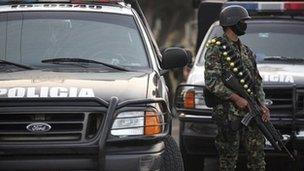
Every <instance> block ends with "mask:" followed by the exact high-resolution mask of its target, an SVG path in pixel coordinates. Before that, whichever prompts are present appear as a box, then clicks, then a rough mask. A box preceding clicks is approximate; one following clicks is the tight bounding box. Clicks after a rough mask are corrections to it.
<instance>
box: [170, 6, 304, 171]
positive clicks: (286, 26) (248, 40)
mask: <svg viewBox="0 0 304 171" xmlns="http://www.w3.org/2000/svg"><path fill="white" fill-rule="evenodd" d="M234 4H237V5H241V6H243V7H245V8H246V9H247V10H248V11H249V13H250V14H251V17H252V19H251V20H248V21H247V23H248V29H247V34H246V35H244V36H241V37H240V39H241V41H242V42H244V43H245V44H247V45H248V46H249V47H251V48H252V49H253V51H254V52H255V53H256V56H257V59H256V60H257V63H258V69H259V71H260V74H261V75H262V77H263V86H264V91H265V94H266V99H267V100H266V103H267V105H268V107H269V109H270V111H271V121H272V123H273V124H274V125H275V127H276V128H277V129H278V130H279V131H280V132H281V134H282V135H283V137H284V141H285V143H286V145H287V147H288V148H289V149H290V151H292V152H293V153H294V155H296V156H297V157H298V161H299V163H301V162H300V161H301V159H300V157H301V155H302V154H303V153H304V74H303V72H304V48H303V43H304V17H303V16H304V15H303V14H304V12H303V11H304V2H226V3H219V2H202V3H201V4H200V8H199V18H198V20H199V24H201V25H199V26H201V27H199V29H200V31H199V32H200V35H199V36H198V37H199V38H198V42H199V43H200V42H201V41H200V38H203V37H204V39H203V40H202V43H201V44H200V47H199V50H198V53H197V56H196V60H195V63H194V66H193V68H192V71H191V73H190V75H189V78H188V81H187V84H184V85H180V86H179V88H178V90H177V94H176V103H175V105H176V108H177V111H179V113H180V115H179V119H180V122H181V123H180V147H181V151H182V154H183V157H184V161H185V166H186V168H187V170H193V169H194V168H195V169H202V167H203V164H202V161H203V159H204V158H205V157H206V156H214V155H216V154H217V152H216V149H215V147H214V137H215V136H216V134H217V128H216V125H215V124H214V122H213V121H212V109H210V108H208V107H207V106H206V104H205V99H204V97H203V86H204V56H205V52H206V49H207V48H206V44H207V42H208V41H210V39H212V38H214V37H218V36H221V35H222V34H223V31H222V28H221V26H220V25H219V22H218V21H217V20H218V15H219V12H220V10H221V9H222V8H223V7H226V6H229V5H234ZM211 9H212V10H213V11H216V12H218V14H215V15H214V16H210V15H209V14H210V12H208V11H210V10H211ZM207 15H208V16H207ZM210 17H211V19H210ZM211 20H213V21H212V22H210V21H211ZM208 23H212V25H211V26H208ZM206 25H207V26H208V28H209V30H206V31H204V29H205V28H203V26H204V27H207V26H206ZM265 150H266V152H267V156H282V155H285V154H284V152H282V153H279V152H277V151H275V150H274V149H273V148H272V147H271V145H270V144H269V143H268V142H267V143H266V148H265ZM285 161H288V159H287V158H286V160H285ZM302 161H303V159H302ZM289 162H290V161H289ZM291 163H292V162H291ZM289 164H290V163H289ZM278 165H280V163H278ZM290 165H291V164H290ZM301 165H303V163H302V164H301ZM296 167H299V166H296Z"/></svg>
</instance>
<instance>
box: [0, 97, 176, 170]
mask: <svg viewBox="0 0 304 171" xmlns="http://www.w3.org/2000/svg"><path fill="white" fill-rule="evenodd" d="M15 100H16V99H14V100H8V99H0V107H2V108H0V115H1V114H3V115H2V116H3V117H2V118H6V117H8V116H10V115H14V116H19V115H24V116H27V115H29V114H32V113H34V114H36V113H35V112H37V111H38V112H45V113H44V115H45V116H47V117H49V116H51V115H50V114H53V115H55V114H57V113H60V114H61V113H63V114H61V115H60V116H63V115H65V112H66V111H67V112H72V113H74V112H75V111H76V112H77V111H78V110H79V111H81V112H84V113H85V114H83V115H82V116H84V117H82V120H85V121H82V120H81V124H82V125H83V126H82V127H81V130H77V134H80V136H79V138H78V139H75V140H74V139H73V140H70V141H69V140H66V139H61V138H62V137H63V136H61V134H63V133H64V136H65V137H68V136H69V135H71V134H72V133H73V132H76V131H72V132H69V131H70V125H69V126H68V128H66V127H64V128H65V130H64V131H61V132H55V131H54V132H51V131H50V132H46V133H41V134H35V133H29V132H26V131H24V130H23V129H24V128H23V127H22V128H23V129H22V130H21V131H19V130H14V132H12V131H11V132H6V131H3V130H1V131H2V132H1V131H0V132H1V133H2V134H1V135H3V136H2V138H0V170H1V171H2V170H5V171H9V170H24V171H32V170H33V171H37V170H39V171H50V170H56V171H57V170H63V171H67V170H69V171H70V170H82V171H88V170H95V171H97V170H99V171H104V170H110V171H115V170H117V171H118V170H126V171H127V170H132V171H137V170H138V171H139V170H140V171H145V170H158V169H160V163H161V162H160V160H161V155H162V153H163V151H164V142H163V141H162V140H163V138H164V137H165V136H166V135H168V133H169V127H170V125H169V123H168V124H166V125H164V129H163V132H162V133H161V134H159V135H157V136H132V137H121V138H118V137H114V136H112V134H111V133H110V131H111V128H112V123H113V122H114V120H115V118H116V116H117V114H118V112H117V111H122V110H123V109H125V108H128V109H130V108H139V107H141V106H144V107H143V108H146V107H147V106H150V104H152V103H159V104H160V105H162V110H164V111H165V112H164V113H166V114H168V115H169V109H168V107H167V105H166V102H165V101H164V100H163V99H142V100H129V101H123V102H120V103H119V99H118V98H116V97H113V98H111V100H110V102H107V101H104V100H102V99H87V98H82V99H63V98H62V99H43V100H42V99H31V101H29V100H27V99H19V100H18V102H19V103H17V104H16V103H15V102H14V101H15ZM1 102H2V103H1ZM80 102H81V103H80ZM96 103H97V105H96ZM58 104H60V105H59V107H58V106H57V105H58ZM17 105H19V106H17ZM7 106H9V107H7ZM104 109H106V110H104ZM74 110H75V111H74ZM83 110H84V111H83ZM23 111H25V112H24V113H23ZM38 112H37V113H38ZM56 112H57V113H56ZM93 112H95V113H96V112H98V113H97V114H99V115H103V117H102V118H103V119H102V120H101V121H102V123H101V124H100V126H98V128H96V131H95V133H94V136H93V137H90V136H89V135H91V130H90V129H87V130H86V128H89V126H87V125H89V124H91V122H89V121H88V120H89V118H90V117H88V116H87V115H89V114H90V115H91V116H95V113H94V114H91V113H93ZM99 112H100V113H99ZM15 113H17V114H15ZM28 113H29V114H28ZM34 114H33V115H34ZM53 115H52V116H53ZM168 115H166V116H164V120H165V121H164V122H165V123H167V122H168V121H169V116H168ZM35 116H36V115H35ZM56 116H59V115H58V114H57V115H56ZM67 116H69V115H67ZM73 116H75V115H73ZM22 117H23V116H22ZM83 118H87V119H83ZM73 119H75V118H74V117H73ZM59 121H60V123H62V122H63V121H62V120H59ZM59 121H58V120H56V123H57V122H59ZM72 121H73V122H72ZM72 121H70V120H68V121H66V120H64V123H65V124H72V123H74V122H75V121H74V120H72ZM15 122H16V121H14V122H11V120H8V121H7V123H8V124H10V125H11V124H12V123H15ZM7 123H5V124H7ZM19 123H22V124H23V122H21V121H19V122H18V123H17V124H19ZM52 123H55V121H53V122H52ZM77 123H78V120H77ZM93 125H94V124H93ZM95 126H96V125H95ZM96 127H97V126H96ZM10 128H11V127H10ZM54 130H56V129H55V128H54ZM18 131H19V132H18ZM12 133H14V134H13V135H11V134H12ZM15 134H16V135H18V136H15ZM8 135H9V136H8ZM19 135H23V136H19ZM52 135H56V137H54V138H56V139H54V138H53V137H51V136H52ZM57 135H59V136H57ZM19 137H22V138H19ZM24 137H25V138H31V139H34V140H35V141H31V140H30V139H25V138H24ZM49 137H51V138H53V139H49ZM58 137H59V138H60V139H58ZM18 138H19V139H18ZM24 139H25V140H24Z"/></svg>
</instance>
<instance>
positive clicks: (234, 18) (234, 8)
mask: <svg viewBox="0 0 304 171" xmlns="http://www.w3.org/2000/svg"><path fill="white" fill-rule="evenodd" d="M250 18H251V17H250V16H249V14H248V11H247V10H246V9H245V8H244V7H242V6H240V5H231V6H228V7H225V8H224V9H223V10H222V11H221V13H220V25H221V26H233V25H236V24H237V23H238V22H239V21H241V20H247V19H250Z"/></svg>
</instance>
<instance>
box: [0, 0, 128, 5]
mask: <svg viewBox="0 0 304 171" xmlns="http://www.w3.org/2000/svg"><path fill="white" fill-rule="evenodd" d="M119 2H124V0H0V4H18V3H119Z"/></svg>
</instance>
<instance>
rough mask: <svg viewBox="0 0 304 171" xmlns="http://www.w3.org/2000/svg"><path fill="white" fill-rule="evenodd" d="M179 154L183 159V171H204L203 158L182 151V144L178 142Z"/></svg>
mask: <svg viewBox="0 0 304 171" xmlns="http://www.w3.org/2000/svg"><path fill="white" fill-rule="evenodd" d="M180 146H181V152H182V156H183V159H184V168H185V171H194V170H198V171H203V170H204V156H198V155H191V154H188V153H187V151H186V150H185V149H184V146H183V142H181V141H180Z"/></svg>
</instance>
